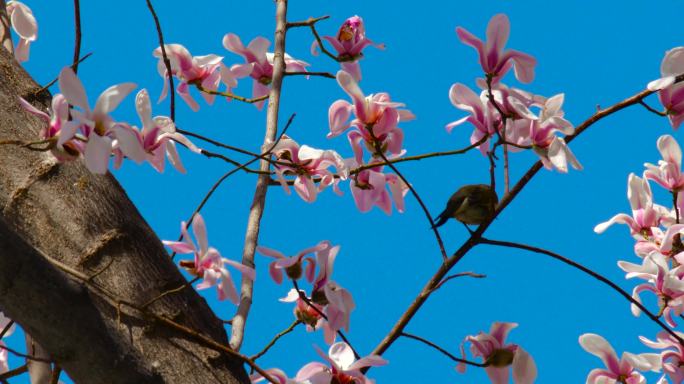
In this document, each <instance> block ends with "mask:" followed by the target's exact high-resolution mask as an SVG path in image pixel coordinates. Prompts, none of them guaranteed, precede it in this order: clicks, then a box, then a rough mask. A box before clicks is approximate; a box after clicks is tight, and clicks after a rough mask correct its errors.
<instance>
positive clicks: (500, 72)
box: [456, 14, 537, 83]
mask: <svg viewBox="0 0 684 384" xmlns="http://www.w3.org/2000/svg"><path fill="white" fill-rule="evenodd" d="M509 33H510V23H509V21H508V16H506V15H504V14H498V15H495V16H494V17H492V19H491V20H490V21H489V24H488V25H487V41H486V42H483V41H482V40H480V39H479V38H477V37H475V35H473V34H472V33H470V32H468V31H467V30H466V29H464V28H462V27H458V28H456V34H457V35H458V38H459V40H461V42H463V43H464V44H466V45H469V46H471V47H473V48H475V49H476V50H477V52H478V54H479V56H480V65H481V66H482V69H483V70H484V72H485V74H486V75H487V76H488V77H491V78H492V80H493V82H497V81H499V80H500V79H501V78H502V77H503V76H504V75H505V74H506V72H508V71H509V70H510V69H511V67H513V69H514V71H515V77H516V78H517V79H518V80H519V81H520V82H522V83H529V82H531V81H532V80H534V67H535V65H536V64H537V60H536V59H535V58H534V57H532V56H530V55H528V54H526V53H522V52H519V51H516V50H512V49H510V50H507V51H504V46H505V45H506V42H507V41H508V35H509Z"/></svg>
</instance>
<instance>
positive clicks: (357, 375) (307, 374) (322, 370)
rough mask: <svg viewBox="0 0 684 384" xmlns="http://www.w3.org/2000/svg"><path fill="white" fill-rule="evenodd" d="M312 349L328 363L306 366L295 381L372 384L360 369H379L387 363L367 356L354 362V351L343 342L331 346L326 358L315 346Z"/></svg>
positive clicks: (379, 358)
mask: <svg viewBox="0 0 684 384" xmlns="http://www.w3.org/2000/svg"><path fill="white" fill-rule="evenodd" d="M314 347H315V348H316V352H318V354H319V355H321V357H323V359H325V360H326V361H327V362H328V365H326V364H323V363H319V362H312V363H309V364H306V365H305V366H303V367H302V369H300V370H299V372H297V376H296V380H309V381H310V382H311V383H320V384H323V383H340V384H372V383H373V382H374V381H373V380H371V379H369V378H367V377H366V376H365V375H364V374H363V373H362V372H361V369H362V368H365V367H379V366H383V365H386V364H387V363H388V362H387V360H385V359H383V358H382V357H380V356H378V355H369V356H366V357H363V358H361V359H359V360H356V357H354V351H353V350H352V349H351V347H350V346H349V345H347V344H346V343H343V342H339V343H335V344H333V345H331V346H330V349H329V350H328V356H326V355H325V353H323V351H321V350H320V348H318V347H317V346H314Z"/></svg>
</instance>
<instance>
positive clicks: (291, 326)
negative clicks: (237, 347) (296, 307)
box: [250, 320, 302, 361]
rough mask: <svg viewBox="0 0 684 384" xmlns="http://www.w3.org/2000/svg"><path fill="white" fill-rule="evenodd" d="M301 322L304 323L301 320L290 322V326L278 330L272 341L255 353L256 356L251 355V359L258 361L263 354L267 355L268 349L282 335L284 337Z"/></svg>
mask: <svg viewBox="0 0 684 384" xmlns="http://www.w3.org/2000/svg"><path fill="white" fill-rule="evenodd" d="M301 323H302V322H301V321H299V320H295V321H293V322H292V324H290V326H289V327H287V328H285V329H284V330H282V331H280V332H278V333H277V334H276V335H275V336H274V337H273V339H271V341H269V343H268V344H266V346H265V347H264V348H262V349H261V351H260V352H259V353H257V354H255V355H254V356H252V357H250V359H252V360H254V361H256V360H257V359H258V358H260V357H261V356H263V355H265V354H266V352H268V350H269V349H271V347H272V346H273V345H274V344H275V343H276V342H277V341H278V339H280V338H281V337H283V336H285V335H287V334H288V333H290V332H292V331H293V330H294V329H295V327H296V326H298V325H299V324H301Z"/></svg>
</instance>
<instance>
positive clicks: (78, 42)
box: [71, 0, 81, 73]
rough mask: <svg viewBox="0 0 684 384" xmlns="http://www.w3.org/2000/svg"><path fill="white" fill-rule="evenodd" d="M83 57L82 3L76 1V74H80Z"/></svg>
mask: <svg viewBox="0 0 684 384" xmlns="http://www.w3.org/2000/svg"><path fill="white" fill-rule="evenodd" d="M79 57H81V2H80V0H74V65H73V66H72V67H71V68H72V69H73V70H74V73H78V62H79V60H78V58H79Z"/></svg>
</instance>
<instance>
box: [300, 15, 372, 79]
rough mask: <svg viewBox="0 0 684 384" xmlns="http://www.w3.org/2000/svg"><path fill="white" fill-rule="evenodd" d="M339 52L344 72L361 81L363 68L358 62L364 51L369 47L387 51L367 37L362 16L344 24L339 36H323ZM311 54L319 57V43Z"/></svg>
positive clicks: (312, 47) (354, 17)
mask: <svg viewBox="0 0 684 384" xmlns="http://www.w3.org/2000/svg"><path fill="white" fill-rule="evenodd" d="M323 38H324V39H325V40H327V41H328V42H329V43H330V45H332V46H333V48H334V49H335V51H337V59H338V60H339V61H340V65H341V66H342V70H344V71H345V72H347V73H349V74H350V75H351V76H352V77H353V78H354V79H355V80H356V81H361V66H360V65H359V63H358V61H359V60H360V59H361V58H362V57H363V52H362V51H363V49H364V48H366V47H367V46H369V45H372V46H374V47H375V48H378V49H385V45H384V44H376V43H374V42H372V41H371V40H370V39H369V38H367V37H366V28H365V26H364V24H363V19H362V18H361V17H360V16H352V17H350V18H348V19H347V20H345V21H344V23H342V25H341V26H340V29H339V31H337V36H323ZM311 54H312V55H314V56H317V55H318V41H314V42H313V44H312V45H311Z"/></svg>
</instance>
